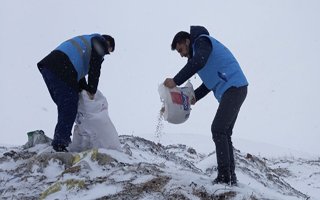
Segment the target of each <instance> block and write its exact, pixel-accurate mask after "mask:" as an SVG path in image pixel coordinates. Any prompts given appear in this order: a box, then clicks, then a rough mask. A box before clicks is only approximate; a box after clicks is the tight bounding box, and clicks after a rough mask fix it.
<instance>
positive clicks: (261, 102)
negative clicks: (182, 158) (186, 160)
mask: <svg viewBox="0 0 320 200" xmlns="http://www.w3.org/2000/svg"><path fill="white" fill-rule="evenodd" d="M319 10H320V2H319V1H317V0H314V1H302V0H281V1H277V0H269V1H253V0H251V1H250V0H244V1H235V0H234V1H227V2H226V1H223V2H222V1H212V0H206V1H182V0H177V1H170V0H162V1H148V0H137V1H124V0H118V1H104V0H101V1H84V0H72V1H64V0H56V1H40V0H29V1H23V0H4V1H1V6H0V28H1V31H0V44H1V47H0V69H1V72H2V77H1V78H0V91H1V94H2V95H1V98H0V99H1V100H0V111H1V115H0V143H5V144H23V143H25V142H26V140H27V136H26V133H27V132H28V131H32V130H36V129H43V130H44V131H45V132H46V134H47V135H48V136H50V137H52V136H53V130H54V126H55V123H56V118H57V115H56V107H55V104H54V103H53V102H52V100H51V98H50V96H49V93H48V91H47V88H46V86H45V83H44V81H43V80H42V77H41V74H40V73H39V71H38V69H37V67H36V63H37V62H38V61H39V60H41V59H42V58H43V57H44V56H46V55H47V54H48V53H49V52H50V51H51V50H53V49H54V48H55V47H56V46H57V45H58V44H60V43H61V42H62V41H64V40H67V39H69V38H70V37H73V36H76V35H80V34H87V33H94V32H98V33H104V34H110V35H112V36H114V38H115V39H116V49H115V52H114V53H113V54H111V55H110V56H107V57H105V58H106V59H105V62H104V63H103V69H102V74H101V78H100V85H99V89H100V90H101V91H102V93H103V94H104V95H105V96H106V97H107V99H108V101H109V106H110V107H109V112H110V117H111V119H112V121H113V122H114V124H115V126H116V128H117V130H118V132H119V134H133V135H138V136H143V137H150V138H152V137H154V135H155V130H156V124H157V116H158V111H159V109H160V107H161V103H160V100H159V95H158V92H157V88H158V84H160V83H161V82H162V81H163V80H164V79H165V78H166V77H172V76H174V75H175V74H176V73H177V72H178V71H179V70H180V69H181V68H182V67H183V66H184V64H185V62H186V60H185V59H182V58H181V57H180V56H179V55H178V54H177V53H176V52H173V51H171V50H170V44H171V41H172V38H173V36H174V35H175V34H176V33H177V32H178V31H181V30H185V31H188V30H189V26H190V25H203V26H205V27H206V28H207V29H208V30H209V32H210V33H211V35H212V36H214V37H216V38H217V39H218V40H220V41H221V42H222V43H224V44H225V45H226V46H227V47H229V49H230V50H231V51H232V52H233V53H234V55H235V56H236V58H237V59H238V61H239V63H240V64H241V66H242V68H243V71H244V72H245V74H246V76H247V78H248V80H249V83H250V86H249V93H248V97H247V100H246V102H245V103H244V105H243V107H242V110H241V111H240V115H239V118H238V121H237V124H236V127H235V129H234V137H235V138H240V139H246V140H251V141H256V142H264V143H269V144H273V145H278V146H283V147H288V148H292V149H296V150H301V151H306V152H311V153H312V152H313V153H318V154H319V152H320V145H319V141H320V125H319V121H320V120H319V112H320V104H319V102H320V94H319V89H318V87H319V85H320V81H319V78H318V77H317V76H318V75H319V72H320V66H319V62H318V59H319V57H320V55H319V54H320V41H319V36H320V28H319V20H320V14H319ZM191 81H192V83H193V85H194V86H195V87H197V86H198V85H199V84H200V83H201V82H200V80H199V77H198V76H195V77H193V78H192V79H191ZM217 106H218V104H217V102H216V100H215V99H214V97H213V95H210V94H209V95H208V96H207V97H206V98H205V99H203V100H202V101H200V102H198V104H197V105H196V106H195V107H193V110H192V112H191V117H190V118H189V120H188V121H187V122H186V123H184V124H181V125H171V124H167V123H165V124H164V129H163V132H164V133H163V137H170V134H181V135H183V134H185V135H186V136H187V135H190V134H191V135H197V134H198V135H199V137H200V136H201V137H207V139H208V142H211V133H210V126H211V122H212V120H213V117H214V115H215V112H216V109H217ZM164 139H165V138H164ZM181 141H183V140H181ZM176 143H181V142H180V141H176ZM234 145H235V146H237V144H234ZM197 146H201V144H194V147H197Z"/></svg>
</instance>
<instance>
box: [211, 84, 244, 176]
mask: <svg viewBox="0 0 320 200" xmlns="http://www.w3.org/2000/svg"><path fill="white" fill-rule="evenodd" d="M246 96H247V86H243V87H239V88H236V87H231V88H229V89H228V90H227V91H226V92H225V93H224V94H223V96H222V98H221V101H220V104H219V107H218V110H217V113H216V115H215V117H214V120H213V122H212V125H211V132H212V138H213V141H214V143H215V145H216V155H217V163H218V175H219V174H220V175H229V174H230V172H231V173H232V172H233V173H234V170H235V162H234V155H233V146H232V141H231V135H232V129H233V127H234V124H235V122H236V119H237V116H238V113H239V111H240V107H241V105H242V103H243V102H244V100H245V98H246Z"/></svg>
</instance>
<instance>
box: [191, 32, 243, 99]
mask: <svg viewBox="0 0 320 200" xmlns="http://www.w3.org/2000/svg"><path fill="white" fill-rule="evenodd" d="M200 37H207V38H209V39H210V41H211V44H212V47H213V50H212V51H211V54H210V56H209V58H208V60H207V63H206V65H205V66H204V67H203V68H202V69H201V70H199V71H198V72H197V73H198V75H199V76H200V78H201V80H202V81H203V83H204V84H205V86H206V87H207V88H208V89H210V90H212V91H213V93H214V96H215V97H216V99H217V100H218V101H219V102H220V100H221V97H222V95H223V94H224V92H225V91H226V90H227V89H229V88H230V87H232V86H234V87H241V86H245V85H248V81H247V79H246V77H245V75H244V74H243V72H242V70H241V68H240V65H239V63H238V62H237V60H236V59H235V57H234V56H233V55H232V53H231V52H230V51H229V49H228V48H227V47H225V46H224V45H223V44H221V43H220V42H219V41H218V40H216V39H214V38H213V37H210V36H209V35H200V36H199V37H198V38H200ZM198 38H197V39H198ZM197 39H196V40H197ZM193 53H194V54H195V53H196V52H195V51H194V52H193Z"/></svg>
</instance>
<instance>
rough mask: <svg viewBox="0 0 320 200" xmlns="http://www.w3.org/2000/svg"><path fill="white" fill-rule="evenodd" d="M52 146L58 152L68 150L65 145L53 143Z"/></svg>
mask: <svg viewBox="0 0 320 200" xmlns="http://www.w3.org/2000/svg"><path fill="white" fill-rule="evenodd" d="M52 147H53V149H54V150H55V151H56V152H68V149H67V147H66V146H65V145H61V144H58V145H52Z"/></svg>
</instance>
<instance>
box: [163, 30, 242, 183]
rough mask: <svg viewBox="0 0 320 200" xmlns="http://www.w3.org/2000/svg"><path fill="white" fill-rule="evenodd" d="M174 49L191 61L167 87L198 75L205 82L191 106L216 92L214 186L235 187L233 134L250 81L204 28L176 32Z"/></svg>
mask: <svg viewBox="0 0 320 200" xmlns="http://www.w3.org/2000/svg"><path fill="white" fill-rule="evenodd" d="M171 49H172V50H176V51H177V52H178V53H179V54H180V55H181V57H187V58H188V62H187V64H186V65H185V66H184V67H183V68H182V69H181V70H180V72H179V73H178V74H176V76H175V77H174V78H167V79H165V81H164V85H165V86H167V87H169V88H173V87H175V86H176V85H181V84H182V83H184V82H185V81H187V80H188V79H189V78H191V77H192V76H193V75H194V74H195V73H197V74H198V75H199V76H200V78H201V80H202V81H203V83H202V85H200V86H199V87H198V88H197V89H196V90H195V99H194V100H193V102H192V103H193V104H195V103H196V102H198V101H199V100H200V99H202V98H203V97H204V96H205V95H207V94H208V93H209V92H210V91H213V94H214V96H215V97H216V99H217V100H218V102H219V107H218V110H217V112H216V115H215V117H214V120H213V122H212V125H211V132H212V138H213V141H214V143H215V146H216V156H217V163H218V176H217V178H216V179H215V180H214V181H213V183H215V184H216V183H226V184H231V185H236V184H237V177H236V174H235V162H234V154H233V145H232V140H231V135H232V130H233V127H234V124H235V122H236V119H237V116H238V113H239V111H240V107H241V105H242V103H243V102H244V100H245V98H246V95H247V86H248V82H247V79H246V77H245V75H244V74H243V72H242V70H241V68H240V65H239V64H238V62H237V60H236V59H235V57H234V56H233V55H232V53H231V52H230V51H229V50H228V49H227V48H226V47H225V46H224V45H223V44H221V43H220V42H219V41H218V40H216V39H215V38H213V37H211V36H210V35H209V32H208V31H207V29H206V28H204V27H202V26H191V28H190V33H188V32H184V31H181V32H179V33H177V34H176V35H175V37H174V39H173V41H172V44H171Z"/></svg>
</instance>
